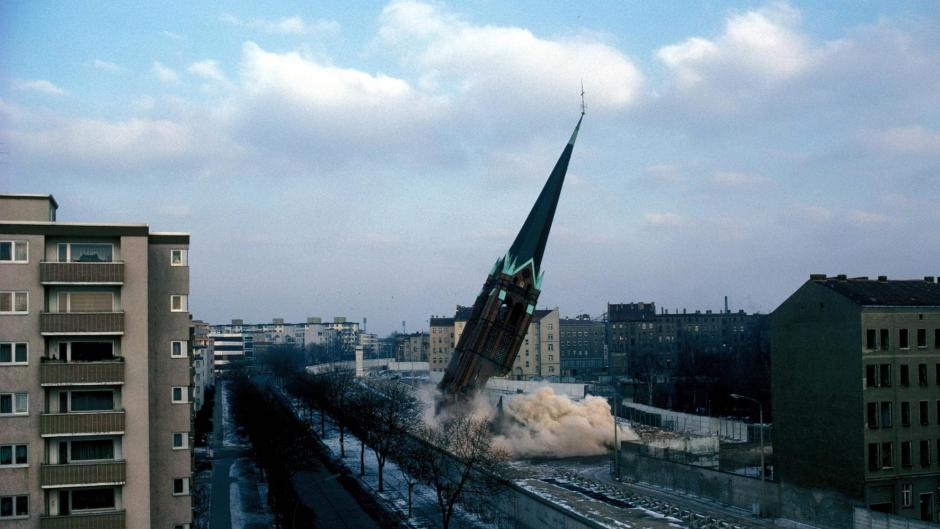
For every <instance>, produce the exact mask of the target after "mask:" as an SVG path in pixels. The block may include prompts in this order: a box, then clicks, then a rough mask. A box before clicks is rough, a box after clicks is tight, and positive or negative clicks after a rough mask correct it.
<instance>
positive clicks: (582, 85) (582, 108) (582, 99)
mask: <svg viewBox="0 0 940 529" xmlns="http://www.w3.org/2000/svg"><path fill="white" fill-rule="evenodd" d="M585 110H587V107H586V106H585V105H584V79H581V115H582V116H583V115H584V111H585Z"/></svg>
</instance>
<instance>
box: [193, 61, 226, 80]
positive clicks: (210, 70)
mask: <svg viewBox="0 0 940 529" xmlns="http://www.w3.org/2000/svg"><path fill="white" fill-rule="evenodd" d="M186 71H187V72H189V73H191V74H193V75H197V76H199V77H202V78H204V79H208V80H210V81H217V82H219V83H227V82H228V78H227V77H225V74H223V73H222V70H220V69H219V63H218V62H216V61H214V60H211V59H206V60H204V61H199V62H194V63H192V64H190V65H189V67H188V68H186Z"/></svg>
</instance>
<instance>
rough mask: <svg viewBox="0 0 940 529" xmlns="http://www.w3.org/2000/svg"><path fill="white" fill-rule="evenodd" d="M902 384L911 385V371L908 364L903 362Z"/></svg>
mask: <svg viewBox="0 0 940 529" xmlns="http://www.w3.org/2000/svg"><path fill="white" fill-rule="evenodd" d="M900 369H901V373H900V374H901V385H902V386H910V385H911V371H910V368H909V367H908V366H907V364H901V368H900Z"/></svg>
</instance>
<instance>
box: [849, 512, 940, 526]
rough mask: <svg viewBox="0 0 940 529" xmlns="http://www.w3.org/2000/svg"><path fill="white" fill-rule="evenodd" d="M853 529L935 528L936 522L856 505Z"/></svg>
mask: <svg viewBox="0 0 940 529" xmlns="http://www.w3.org/2000/svg"><path fill="white" fill-rule="evenodd" d="M853 520H854V522H855V529H937V527H938V526H937V524H936V523H932V522H922V521H920V520H914V519H913V518H904V517H902V516H895V515H893V514H886V513H883V512H875V511H870V510H868V509H863V508H861V507H856V509H855V512H854V514H853Z"/></svg>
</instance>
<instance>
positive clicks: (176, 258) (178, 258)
mask: <svg viewBox="0 0 940 529" xmlns="http://www.w3.org/2000/svg"><path fill="white" fill-rule="evenodd" d="M187 253H189V252H187V251H186V250H184V249H181V248H180V249H175V250H170V266H186V264H187V255H186V254H187Z"/></svg>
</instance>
